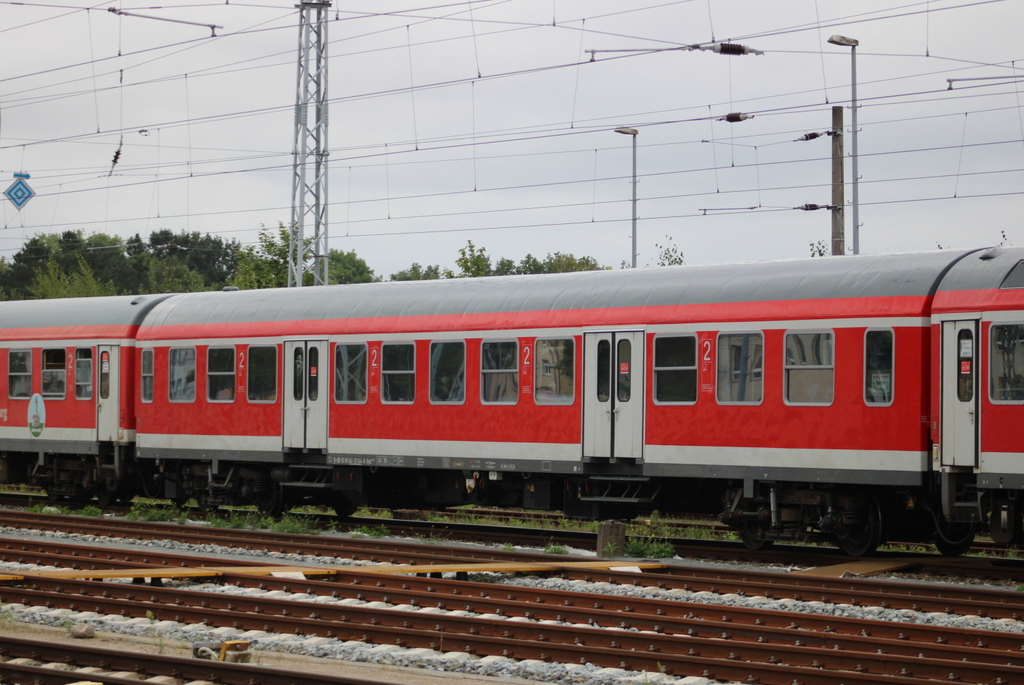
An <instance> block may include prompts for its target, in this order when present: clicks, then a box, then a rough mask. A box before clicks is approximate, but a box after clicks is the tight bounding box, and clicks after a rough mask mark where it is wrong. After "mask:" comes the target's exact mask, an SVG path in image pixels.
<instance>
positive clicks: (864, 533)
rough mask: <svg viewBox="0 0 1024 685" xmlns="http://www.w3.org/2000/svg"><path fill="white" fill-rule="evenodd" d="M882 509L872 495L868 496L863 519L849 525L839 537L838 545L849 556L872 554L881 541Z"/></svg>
mask: <svg viewBox="0 0 1024 685" xmlns="http://www.w3.org/2000/svg"><path fill="white" fill-rule="evenodd" d="M882 528H883V523H882V510H881V509H880V508H879V506H878V502H877V501H876V500H875V498H874V497H868V498H867V501H866V502H865V505H864V520H863V521H861V522H860V523H858V524H856V525H854V526H850V527H849V529H848V530H847V532H846V534H845V535H843V536H842V537H840V538H839V547H840V548H841V549H842V550H843V551H844V552H846V553H847V554H848V555H849V556H851V557H863V556H868V555H870V554H873V553H874V551H875V550H876V549H878V545H880V544H881V543H882Z"/></svg>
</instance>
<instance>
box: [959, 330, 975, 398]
mask: <svg viewBox="0 0 1024 685" xmlns="http://www.w3.org/2000/svg"><path fill="white" fill-rule="evenodd" d="M956 348H957V369H956V397H957V399H958V400H960V401H961V402H970V401H971V400H973V399H974V332H973V331H968V330H963V331H960V332H959V333H957V336H956Z"/></svg>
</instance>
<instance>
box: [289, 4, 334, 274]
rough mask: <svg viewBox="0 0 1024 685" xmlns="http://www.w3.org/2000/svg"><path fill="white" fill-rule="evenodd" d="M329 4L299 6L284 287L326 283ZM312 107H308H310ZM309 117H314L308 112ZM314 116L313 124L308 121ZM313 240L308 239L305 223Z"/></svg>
mask: <svg viewBox="0 0 1024 685" xmlns="http://www.w3.org/2000/svg"><path fill="white" fill-rule="evenodd" d="M330 7H331V3H330V2H303V3H301V4H299V5H296V8H297V9H298V10H299V74H298V81H297V90H296V97H295V145H294V148H293V150H292V222H291V230H290V231H289V238H288V287H290V288H292V287H300V286H302V285H303V276H304V275H305V273H306V272H307V271H309V272H310V273H312V274H313V285H326V284H327V282H328V281H327V266H328V264H327V155H328V152H327V13H328V10H329V9H330ZM311 110H312V111H311ZM310 115H312V117H311V116H310ZM310 118H312V122H310ZM307 221H309V223H312V224H313V238H312V240H310V241H308V242H307V241H306V237H305V227H306V223H307Z"/></svg>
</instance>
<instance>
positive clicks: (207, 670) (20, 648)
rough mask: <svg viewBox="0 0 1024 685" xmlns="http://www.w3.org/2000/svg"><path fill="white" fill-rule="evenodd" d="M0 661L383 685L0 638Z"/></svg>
mask: <svg viewBox="0 0 1024 685" xmlns="http://www.w3.org/2000/svg"><path fill="white" fill-rule="evenodd" d="M0 655H3V656H4V657H6V658H7V659H34V660H37V661H46V662H52V663H66V664H74V665H75V666H77V667H78V668H85V667H88V666H92V667H95V668H101V669H103V670H106V671H111V672H119V671H124V672H130V673H140V674H146V675H148V676H156V675H169V676H172V677H175V678H179V679H183V680H205V681H211V682H217V683H223V685H252V684H253V683H260V684H261V685H329V684H330V683H340V684H341V685H380V682H381V681H380V680H378V679H376V678H374V679H368V678H355V677H349V676H342V675H337V674H319V673H310V672H308V671H293V670H290V669H282V668H270V667H266V666H255V665H252V664H238V663H227V662H221V661H206V660H202V659H189V658H183V657H175V656H167V655H159V654H147V653H144V652H137V651H128V650H122V649H112V648H109V647H99V646H96V645H92V644H89V645H82V646H79V645H75V644H69V643H66V642H60V643H58V642H52V641H47V640H35V639H27V638H17V637H10V636H6V635H3V636H0ZM5 667H8V666H7V663H6V662H4V663H0V672H2V671H3V669H4V668H5ZM30 668H32V667H30ZM32 670H33V671H36V670H40V671H47V672H52V673H54V674H63V675H71V676H75V673H74V672H73V671H63V672H62V671H55V670H54V669H52V668H42V669H36V668H32ZM41 675H44V674H41ZM101 677H102V676H101V675H100V674H93V673H90V674H88V676H86V675H85V674H78V675H77V676H76V677H74V678H73V679H72V680H56V679H54V680H50V681H49V682H53V683H67V682H76V681H78V682H81V681H83V680H97V681H100V680H101ZM5 682H6V681H5ZM41 682H43V681H41ZM106 682H110V683H111V684H112V685H128V684H129V683H135V684H136V685H138V683H139V682H140V681H139V680H137V679H135V680H133V679H127V678H111V677H110V676H107V680H106Z"/></svg>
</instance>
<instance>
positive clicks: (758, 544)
mask: <svg viewBox="0 0 1024 685" xmlns="http://www.w3.org/2000/svg"><path fill="white" fill-rule="evenodd" d="M740 540H742V541H743V544H744V546H746V548H747V549H749V550H753V551H755V552H756V551H757V550H759V549H764V548H765V547H771V546H772V543H773V542H775V541H774V540H769V539H768V538H766V537H765V531H764V529H763V528H761V527H760V526H747V527H746V528H744V529H743V530H741V531H740Z"/></svg>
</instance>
